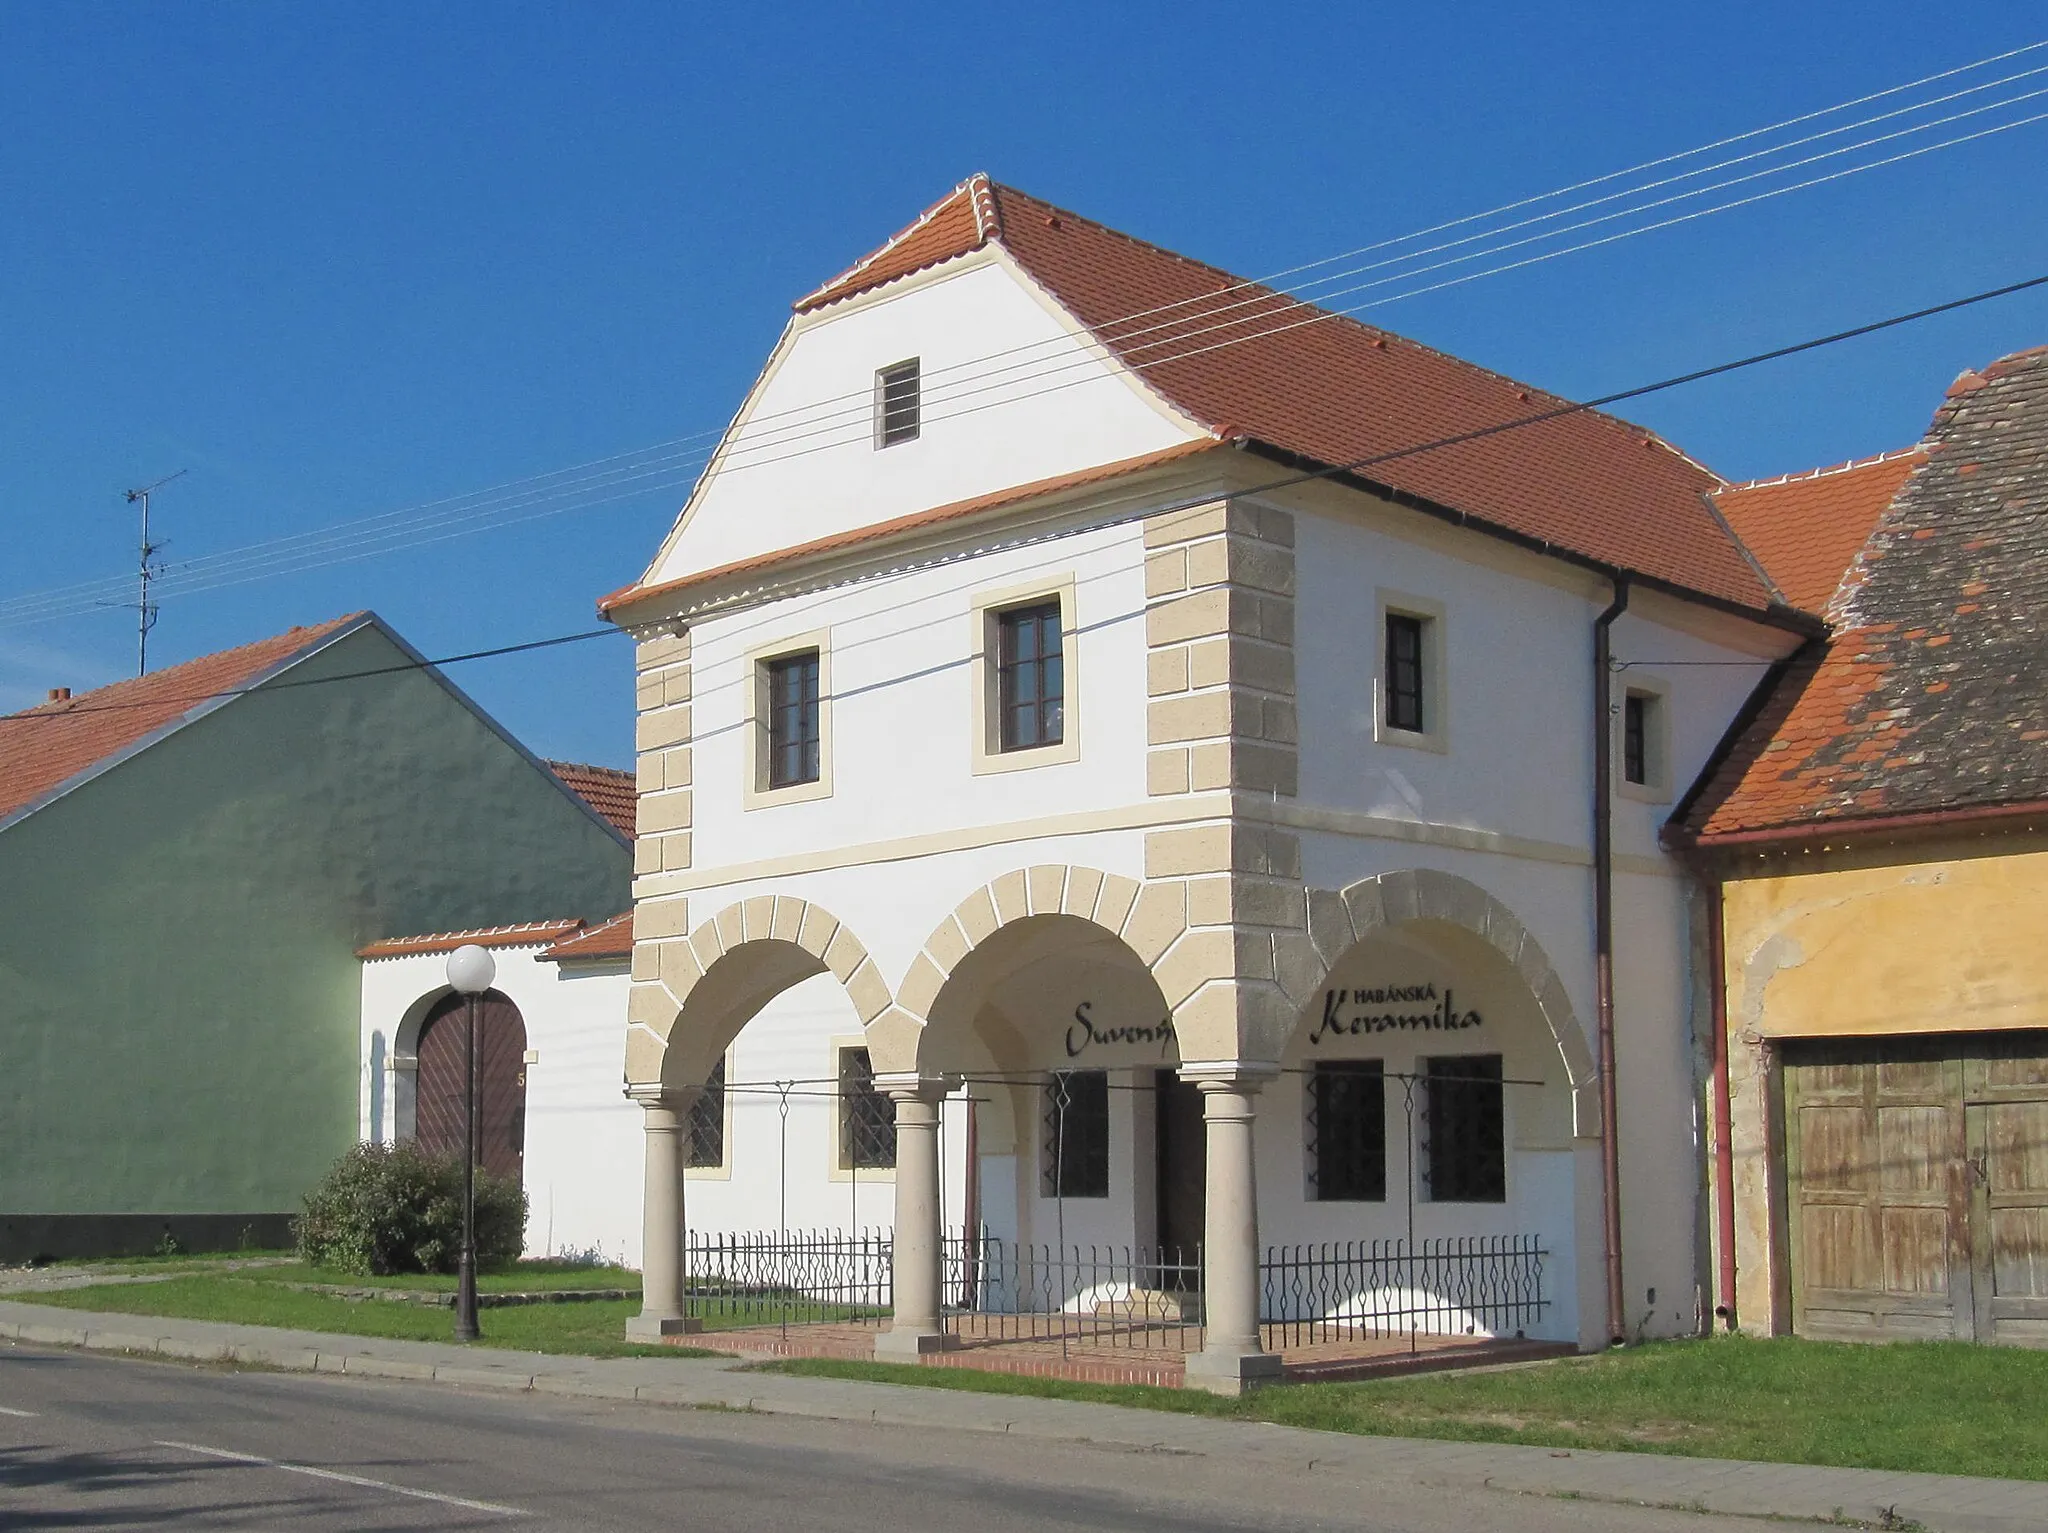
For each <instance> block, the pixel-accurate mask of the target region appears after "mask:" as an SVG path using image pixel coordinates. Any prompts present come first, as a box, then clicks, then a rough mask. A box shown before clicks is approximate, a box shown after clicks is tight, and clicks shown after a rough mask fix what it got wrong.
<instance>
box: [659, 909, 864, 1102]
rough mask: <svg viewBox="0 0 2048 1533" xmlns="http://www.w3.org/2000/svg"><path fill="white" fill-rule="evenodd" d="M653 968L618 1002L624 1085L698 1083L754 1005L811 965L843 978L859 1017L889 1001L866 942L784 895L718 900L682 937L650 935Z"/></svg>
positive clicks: (810, 972)
mask: <svg viewBox="0 0 2048 1533" xmlns="http://www.w3.org/2000/svg"><path fill="white" fill-rule="evenodd" d="M655 969H656V978H654V979H653V980H650V981H645V982H642V983H639V984H636V985H634V987H633V991H632V995H631V997H630V1000H629V1002H628V1008H629V1015H628V1021H627V1029H626V1081H627V1085H628V1088H629V1089H630V1088H632V1087H636V1086H644V1087H650V1088H652V1087H664V1088H669V1089H675V1088H679V1087H686V1086H697V1085H702V1084H703V1083H704V1081H705V1080H706V1079H707V1078H708V1077H709V1075H710V1074H711V1071H712V1068H713V1067H714V1066H715V1065H716V1064H717V1063H718V1061H719V1060H720V1059H721V1058H722V1057H724V1054H725V1050H726V1048H727V1046H728V1045H730V1044H731V1042H732V1040H733V1039H734V1038H735V1037H736V1036H738V1034H739V1031H740V1029H741V1028H742V1027H744V1026H746V1024H747V1023H748V1022H749V1021H750V1020H752V1018H753V1017H754V1015H755V1014H756V1013H757V1012H759V1011H760V1010H761V1008H762V1007H764V1006H766V1005H767V1004H768V1003H769V1002H770V1001H772V1000H774V999H775V997H776V996H778V995H780V994H781V993H782V992H783V991H785V990H787V989H789V988H790V987H791V986H792V985H796V984H800V983H802V982H803V981H804V980H807V979H810V978H813V977H814V976H816V975H819V974H824V973H828V972H829V973H831V974H832V975H834V976H835V977H836V978H837V979H838V980H839V983H840V984H841V985H842V986H844V987H845V989H846V993H847V995H848V996H849V998H851V1000H852V1001H853V1004H854V1007H855V1009H856V1010H857V1011H858V1012H859V1014H860V1018H861V1022H862V1025H863V1026H867V1025H869V1024H871V1023H872V1022H873V1021H874V1020H875V1019H876V1018H877V1017H879V1016H880V1015H881V1014H882V1013H883V1012H884V1011H886V1010H887V1009H888V1007H889V986H888V983H887V982H886V981H885V980H884V979H883V978H882V975H881V971H880V970H879V969H878V968H876V966H875V961H874V959H873V958H871V957H870V956H869V955H868V950H867V947H866V945H865V944H864V943H862V942H861V940H860V939H859V938H858V937H856V936H855V935H854V934H853V931H852V929H851V928H849V927H848V926H847V925H846V924H845V923H844V922H842V921H841V920H840V919H839V918H838V917H837V916H835V915H833V914H832V913H831V912H830V911H829V910H827V909H825V908H824V907H823V906H822V905H816V904H813V903H811V902H810V901H809V900H804V899H799V898H798V897H796V896H794V895H787V894H764V895H757V896H755V897H754V898H752V899H748V900H742V901H740V902H738V903H737V904H733V905H728V906H727V907H726V908H725V909H723V910H721V911H719V912H718V914H717V915H715V916H713V917H711V918H710V919H709V920H707V921H705V922H703V923H701V924H700V925H699V926H697V928H696V929H695V930H693V931H692V932H691V933H690V935H689V936H688V937H687V938H677V939H675V940H673V941H669V942H662V943H660V944H658V945H657V946H656V963H655Z"/></svg>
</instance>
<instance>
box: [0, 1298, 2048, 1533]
mask: <svg viewBox="0 0 2048 1533" xmlns="http://www.w3.org/2000/svg"><path fill="white" fill-rule="evenodd" d="M0 1338H12V1339H15V1340H19V1341H25V1342H40V1343H44V1344H47V1345H53V1346H66V1347H85V1348H88V1349H91V1350H94V1351H107V1352H132V1353H140V1354H144V1355H149V1356H156V1357H167V1358H184V1359H194V1360H200V1361H205V1362H233V1363H245V1364H252V1365H257V1366H262V1367H269V1368H281V1369H289V1370H296V1371H302V1372H318V1373H344V1374H355V1375H360V1376H363V1377H369V1378H386V1379H414V1380H421V1381H433V1382H437V1383H441V1384H452V1385H460V1386H464V1387H468V1388H474V1389H503V1390H514V1391H525V1390H534V1391H539V1392H542V1393H547V1394H560V1395H580V1396H587V1397H592V1398H598V1399H611V1400H638V1401H643V1402H646V1403H648V1404H654V1405H682V1406H700V1407H702V1406H711V1407H723V1408H727V1409H734V1410H756V1411H764V1412H769V1413H772V1414H776V1415H788V1416H814V1417H826V1418H830V1419H833V1420H841V1421H871V1422H874V1423H877V1424H879V1425H885V1426H907V1427H922V1428H943V1429H946V1430H951V1431H969V1432H994V1433H1001V1434H1006V1435H1009V1436H1013V1437H1036V1438H1045V1439H1054V1440H1062V1441H1069V1442H1087V1443H1096V1444H1105V1445H1111V1446H1118V1447H1128V1448H1142V1449H1150V1450H1153V1451H1160V1452H1179V1453H1195V1454H1202V1455H1208V1456H1215V1457H1218V1458H1221V1457H1225V1456H1229V1455H1236V1456H1238V1457H1241V1458H1250V1459H1256V1460H1258V1461H1260V1462H1262V1463H1265V1464H1267V1465H1271V1466H1274V1467H1282V1468H1293V1469H1295V1470H1296V1472H1314V1473H1316V1474H1337V1475H1343V1476H1345V1477H1347V1478H1352V1479H1357V1480H1361V1481H1373V1480H1378V1481H1382V1482H1384V1481H1385V1480H1388V1479H1390V1478H1391V1479H1398V1480H1401V1481H1405V1482H1407V1483H1410V1484H1419V1485H1428V1486H1446V1487H1458V1488H1485V1487H1491V1488H1493V1489H1496V1490H1504V1491H1514V1492H1524V1493H1527V1494H1532V1495H1543V1496H1579V1497H1585V1498H1588V1499H1593V1500H1601V1501H1619V1502H1627V1503H1634V1504H1643V1505H1652V1506H1671V1507H1685V1508H1690V1509H1695V1510H1699V1511H1705V1512H1723V1513H1738V1514H1747V1515H1750V1516H1768V1517H1787V1518H1808V1519H1816V1520H1823V1521H1825V1520H1828V1519H1847V1520H1854V1521H1858V1522H1864V1523H1869V1524H1872V1525H1875V1526H1879V1527H1898V1526H1908V1525H1911V1524H1913V1523H1918V1524H1920V1525H1922V1526H1924V1527H1927V1528H1929V1529H1933V1530H1936V1533H2041V1530H2044V1529H2048V1485H2042V1484H2036V1483H2031V1482H2023V1481H2013V1480H1988V1479H1977V1478H1972V1477H1968V1476H1963V1475H1934V1474H1893V1473H1889V1472H1885V1471H1880V1470H1869V1469H1824V1468H1814V1467H1809V1466H1806V1465H1799V1464H1759V1463H1749V1462H1744V1461H1740V1460H1734V1459H1693V1458H1677V1457H1672V1456H1670V1455H1665V1454H1651V1453H1595V1452H1587V1451H1583V1450H1576V1449H1575V1450H1572V1451H1569V1452H1567V1451H1565V1450H1563V1449H1555V1448H1529V1447H1521V1446H1517V1445H1512V1444H1499V1443H1455V1442H1431V1441H1427V1440H1424V1439H1420V1438H1396V1437H1352V1436H1348V1435H1345V1434H1340V1433H1328V1432H1310V1431H1303V1430H1299V1429H1297V1428H1293V1427H1280V1426H1271V1425H1267V1424H1264V1423H1251V1422H1242V1421H1220V1420H1214V1419H1205V1418H1202V1417H1191V1416H1178V1415H1174V1414H1171V1413H1168V1412H1164V1411H1156V1412H1155V1411H1145V1410H1133V1409H1129V1408H1126V1407H1123V1406H1112V1405H1091V1404H1085V1403H1081V1402H1076V1401H1067V1400H1040V1399H1031V1398H1026V1397H1019V1396H1013V1395H984V1394H978V1393H974V1392H971V1391H963V1390H936V1389H920V1388H916V1387H912V1386H904V1385H889V1384H857V1383H850V1382H847V1381H844V1380H839V1379H807V1378H793V1377H788V1376H784V1375H780V1374H765V1373H748V1372H745V1371H743V1370H744V1361H743V1360H741V1359H735V1358H729V1357H721V1358H685V1357H678V1358H581V1357H560V1356H550V1355H548V1354H544V1353H538V1352H511V1351H501V1350H498V1349H496V1348H481V1347H464V1346H460V1345H457V1344H456V1343H454V1342H416V1341H385V1340H380V1339H377V1338H373V1337H362V1336H333V1335H325V1334H322V1333H319V1332H314V1331H287V1330H278V1329H273V1328H270V1327H267V1326H255V1325H227V1324H221V1323H218V1322H214V1321H206V1320H166V1319H158V1318H155V1317H151V1316H141V1315H109V1314H97V1313H89V1312H85V1311H79V1310H68V1309H56V1308H52V1307H50V1306H48V1305H38V1304H24V1303H19V1302H10V1301H5V1300H0Z"/></svg>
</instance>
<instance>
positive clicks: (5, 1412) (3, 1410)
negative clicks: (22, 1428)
mask: <svg viewBox="0 0 2048 1533" xmlns="http://www.w3.org/2000/svg"><path fill="white" fill-rule="evenodd" d="M33 1415H35V1412H34V1411H18V1410H15V1409H14V1408H13V1407H12V1406H7V1405H0V1416H33Z"/></svg>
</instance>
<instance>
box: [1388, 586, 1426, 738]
mask: <svg viewBox="0 0 2048 1533" xmlns="http://www.w3.org/2000/svg"><path fill="white" fill-rule="evenodd" d="M1422 623H1423V620H1422V619H1421V618H1419V617H1410V616H1408V614H1406V613H1404V612H1389V613H1388V614H1387V678H1386V680H1387V727H1388V728H1389V729H1412V730H1415V731H1417V732H1418V733H1420V732H1421V730H1422V727H1423V719H1422Z"/></svg>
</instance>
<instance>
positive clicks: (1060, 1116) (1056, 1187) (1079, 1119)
mask: <svg viewBox="0 0 2048 1533" xmlns="http://www.w3.org/2000/svg"><path fill="white" fill-rule="evenodd" d="M1039 1144H1040V1146H1041V1147H1042V1151H1043V1156H1042V1158H1043V1168H1042V1174H1041V1176H1040V1179H1039V1185H1040V1187H1041V1188H1042V1189H1043V1191H1044V1193H1045V1195H1046V1196H1047V1197H1048V1198H1055V1197H1057V1198H1106V1197H1108V1196H1109V1074H1108V1072H1107V1071H1104V1070H1058V1071H1055V1072H1054V1073H1053V1077H1052V1079H1051V1080H1050V1081H1048V1082H1047V1083H1046V1087H1045V1111H1044V1115H1043V1119H1042V1132H1041V1133H1040V1135H1039Z"/></svg>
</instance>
